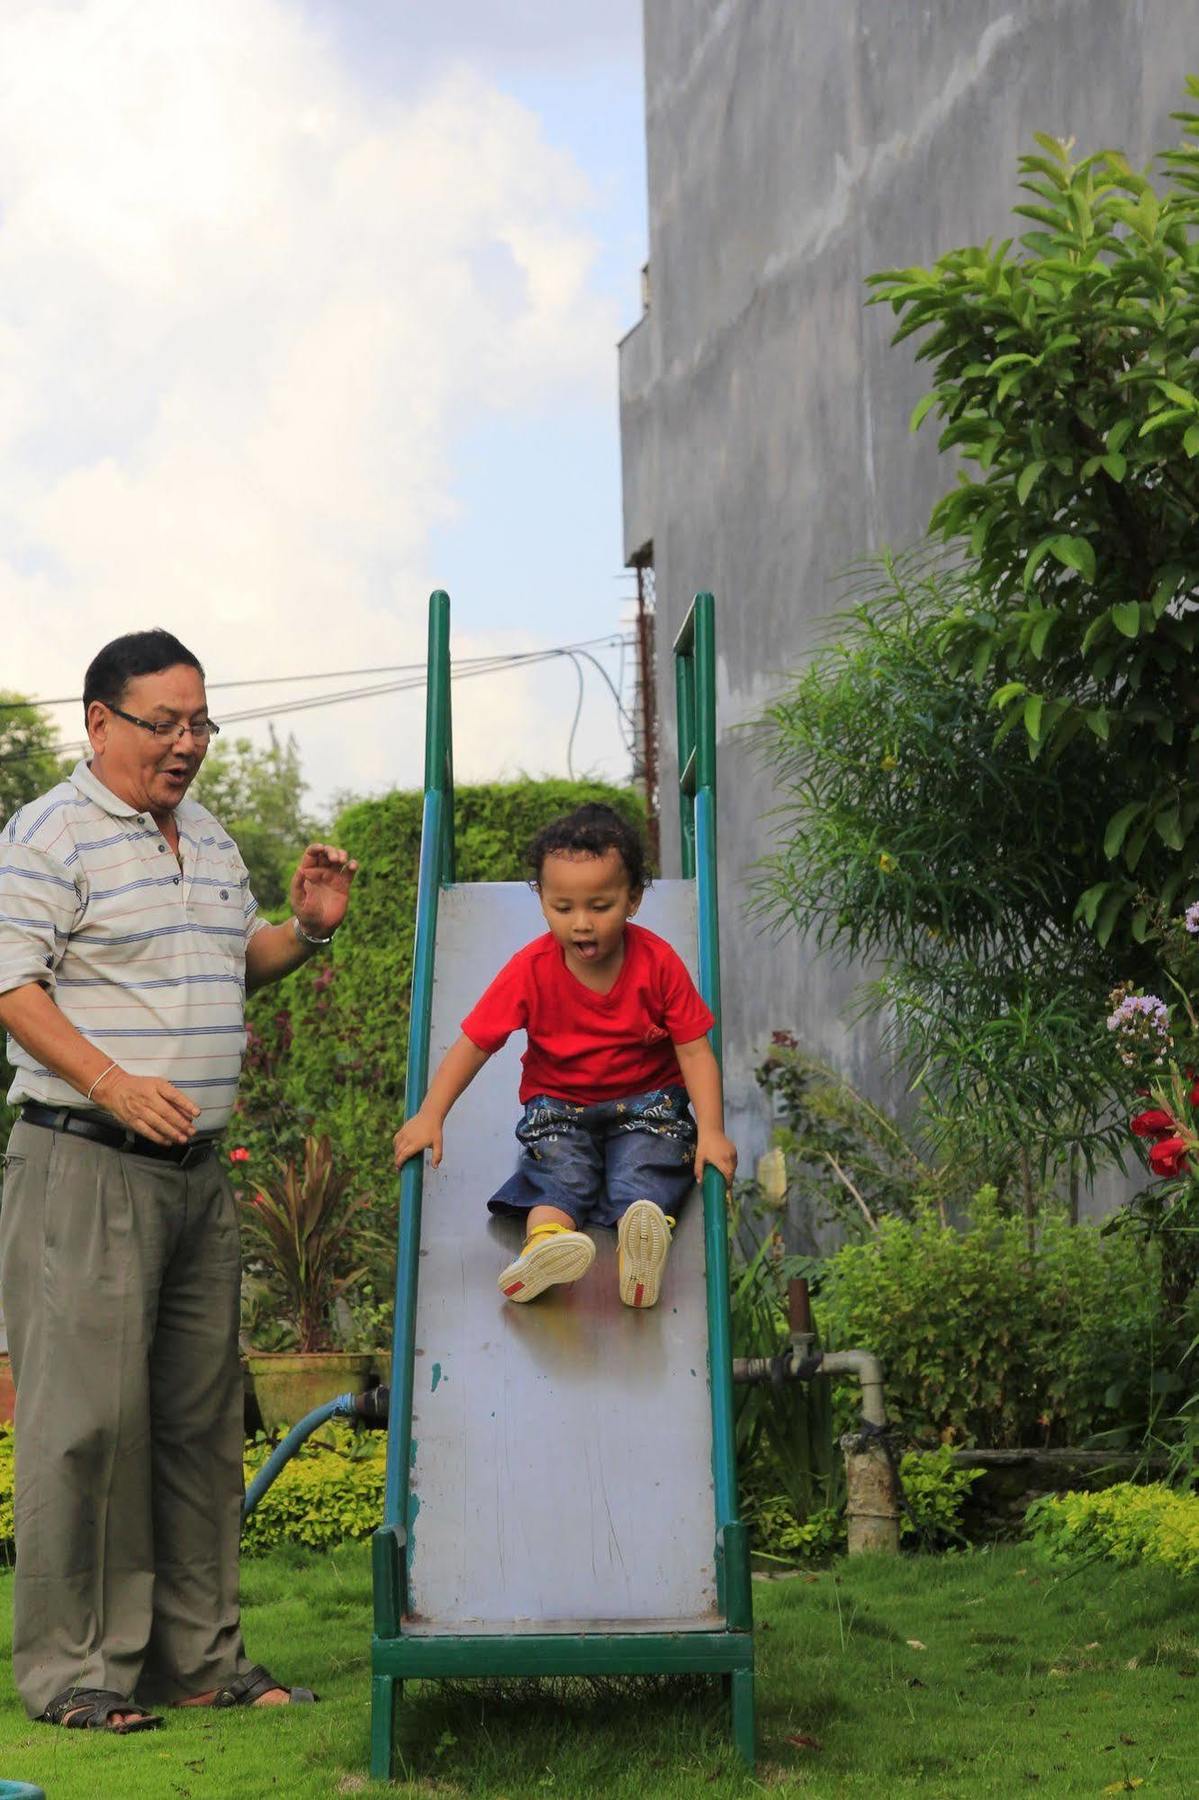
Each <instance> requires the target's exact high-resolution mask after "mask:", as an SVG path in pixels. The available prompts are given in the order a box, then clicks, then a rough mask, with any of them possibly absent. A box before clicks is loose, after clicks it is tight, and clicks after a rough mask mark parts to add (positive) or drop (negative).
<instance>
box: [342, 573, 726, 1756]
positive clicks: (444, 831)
mask: <svg viewBox="0 0 1199 1800" xmlns="http://www.w3.org/2000/svg"><path fill="white" fill-rule="evenodd" d="M449 634H450V601H449V596H448V595H447V594H445V593H444V592H442V591H441V590H438V591H437V592H436V593H434V594H433V595H432V596H431V598H430V602H429V665H428V667H429V674H428V688H427V694H426V705H425V726H426V736H425V791H424V809H423V817H422V836H421V852H420V868H419V876H418V884H417V917H416V941H415V946H414V953H413V976H412V1009H411V1019H410V1026H409V1031H410V1036H409V1050H408V1072H407V1088H406V1095H405V1107H406V1111H407V1113H409V1114H411V1113H412V1112H415V1111H416V1109H417V1108H418V1107H419V1105H420V1103H421V1101H422V1099H423V1098H424V1094H425V1090H426V1087H427V1084H428V1077H429V1040H430V1026H431V1018H432V1004H433V973H434V951H435V942H436V936H437V913H438V900H439V897H440V894H441V892H442V890H443V888H445V887H447V886H449V885H451V884H452V883H453V882H454V879H455V867H454V776H453V746H452V728H451V706H450V650H449ZM674 659H675V674H676V694H677V700H678V766H679V805H680V817H681V824H682V864H683V867H682V873H683V877H684V879H685V880H689V881H694V882H695V886H696V916H697V922H698V937H699V943H698V951H699V961H698V966H699V986H700V990H701V992H702V994H703V997H704V999H705V1000H706V1002H707V1004H708V1006H709V1007H710V1008H711V1010H712V1012H713V1014H714V1015H715V1018H716V1026H715V1029H714V1031H713V1032H712V1042H713V1048H714V1049H715V1052H716V1056H717V1060H718V1061H719V1059H720V937H719V928H718V914H717V893H716V885H717V884H716V866H717V865H716V650H715V603H714V601H713V598H712V595H711V594H708V593H702V594H697V595H696V597H695V600H694V602H693V604H692V607H691V609H690V611H689V613H688V615H687V618H686V620H685V621H684V624H683V627H682V630H681V631H680V632H679V634H678V637H677V639H676V640H675V645H674ZM423 1175H424V1165H423V1158H419V1157H418V1158H414V1159H413V1160H412V1161H411V1162H409V1163H407V1164H406V1165H405V1167H404V1169H403V1171H402V1174H401V1176H400V1211H399V1235H398V1257H397V1266H396V1304H395V1339H394V1343H393V1348H392V1364H391V1410H390V1418H389V1430H388V1440H387V1476H386V1488H385V1495H384V1508H383V1522H382V1524H381V1526H380V1527H379V1529H378V1530H377V1531H376V1532H375V1534H374V1538H373V1540H372V1556H373V1575H374V1637H373V1639H372V1644H371V1671H372V1679H371V1772H372V1774H373V1775H374V1776H376V1777H380V1778H382V1779H385V1780H386V1779H390V1778H391V1776H392V1774H393V1772H394V1761H395V1742H396V1726H397V1707H398V1703H399V1700H400V1698H401V1695H402V1690H403V1683H404V1682H405V1681H406V1680H419V1679H422V1678H423V1679H438V1678H446V1677H454V1678H457V1679H466V1678H470V1677H499V1676H538V1675H554V1676H564V1675H642V1674H645V1675H649V1674H652V1675H662V1674H671V1673H679V1674H682V1673H705V1674H713V1675H720V1676H721V1677H722V1678H723V1680H724V1683H725V1687H726V1692H727V1693H728V1696H729V1700H730V1712H731V1726H732V1734H733V1741H734V1743H735V1746H736V1748H737V1751H738V1753H739V1754H740V1756H741V1757H742V1758H743V1760H744V1761H745V1762H746V1763H747V1764H749V1765H750V1766H751V1767H752V1765H753V1761H754V1690H753V1680H754V1646H753V1611H752V1595H751V1587H750V1567H749V1545H748V1539H747V1535H746V1528H745V1526H744V1524H743V1523H742V1521H741V1519H740V1517H739V1513H738V1503H737V1469H736V1449H735V1433H734V1415H733V1379H732V1341H731V1321H730V1316H729V1281H728V1219H727V1209H726V1201H725V1190H724V1182H723V1180H722V1178H721V1176H720V1175H719V1173H718V1172H717V1171H716V1170H714V1169H711V1168H709V1169H708V1170H706V1171H705V1174H704V1181H703V1228H704V1250H705V1263H706V1281H707V1320H708V1373H709V1388H710V1395H711V1408H712V1474H713V1489H714V1498H715V1518H714V1535H713V1557H714V1563H715V1571H716V1592H717V1601H718V1610H719V1614H720V1616H721V1617H722V1618H723V1621H724V1623H723V1626H722V1627H721V1628H719V1629H714V1630H703V1631H675V1632H670V1631H663V1632H657V1631H653V1632H632V1631H629V1632H619V1631H612V1630H610V1629H605V1630H596V1631H587V1632H581V1633H578V1634H567V1633H562V1632H545V1633H538V1632H522V1633H520V1634H514V1635H511V1636H505V1635H495V1634H487V1635H477V1636H471V1635H461V1636H457V1635H455V1636H442V1635H439V1636H428V1635H419V1636H418V1635H413V1634H408V1635H406V1634H405V1630H404V1620H405V1614H406V1612H407V1610H408V1608H407V1588H408V1584H407V1560H406V1557H407V1545H408V1541H409V1535H408V1534H409V1531H410V1528H411V1524H412V1520H411V1518H410V1516H409V1507H410V1495H409V1489H408V1471H409V1468H410V1463H411V1454H412V1408H413V1382H414V1362H415V1332H416V1300H417V1280H418V1270H419V1266H420V1235H421V1198H422V1184H423Z"/></svg>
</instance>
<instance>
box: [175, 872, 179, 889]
mask: <svg viewBox="0 0 1199 1800" xmlns="http://www.w3.org/2000/svg"><path fill="white" fill-rule="evenodd" d="M175 886H176V887H178V886H179V877H178V875H176V877H175Z"/></svg>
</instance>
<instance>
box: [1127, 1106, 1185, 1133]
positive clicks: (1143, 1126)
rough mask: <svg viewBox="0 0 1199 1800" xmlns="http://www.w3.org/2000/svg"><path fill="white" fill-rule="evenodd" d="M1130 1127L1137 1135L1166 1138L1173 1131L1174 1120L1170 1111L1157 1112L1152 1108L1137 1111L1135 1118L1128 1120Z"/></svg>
mask: <svg viewBox="0 0 1199 1800" xmlns="http://www.w3.org/2000/svg"><path fill="white" fill-rule="evenodd" d="M1128 1128H1129V1130H1130V1131H1131V1132H1133V1134H1134V1135H1135V1136H1136V1137H1140V1138H1164V1137H1169V1136H1170V1135H1171V1133H1172V1132H1173V1130H1174V1121H1173V1119H1172V1118H1171V1117H1170V1115H1169V1113H1168V1112H1156V1111H1154V1110H1152V1109H1150V1110H1149V1111H1148V1112H1140V1113H1137V1114H1136V1116H1135V1117H1134V1118H1131V1119H1130V1120H1129V1121H1128Z"/></svg>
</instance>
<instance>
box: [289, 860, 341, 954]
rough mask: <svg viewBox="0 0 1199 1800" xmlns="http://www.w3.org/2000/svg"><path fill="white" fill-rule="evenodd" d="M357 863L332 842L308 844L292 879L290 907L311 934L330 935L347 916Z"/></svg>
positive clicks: (316, 935)
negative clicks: (351, 885)
mask: <svg viewBox="0 0 1199 1800" xmlns="http://www.w3.org/2000/svg"><path fill="white" fill-rule="evenodd" d="M357 873H358V864H357V863H356V862H354V861H353V860H352V858H351V857H349V856H347V854H346V852H345V851H344V850H338V849H335V848H334V846H333V845H332V844H309V846H308V848H307V850H305V852H304V854H303V856H302V857H301V858H300V864H299V867H298V868H297V870H296V872H295V874H294V875H293V876H292V878H291V891H290V894H289V896H288V897H289V899H290V901H291V910H292V912H293V913H294V914H295V916H296V918H297V919H298V920H299V921H300V924H301V926H302V927H303V929H304V930H305V931H307V932H308V933H310V935H311V936H312V937H328V935H329V933H330V932H331V931H336V930H337V927H338V926H339V925H340V924H341V922H342V920H343V919H344V918H345V916H346V907H347V906H348V905H349V900H350V884H351V882H352V881H353V879H354V877H355V875H356V874H357Z"/></svg>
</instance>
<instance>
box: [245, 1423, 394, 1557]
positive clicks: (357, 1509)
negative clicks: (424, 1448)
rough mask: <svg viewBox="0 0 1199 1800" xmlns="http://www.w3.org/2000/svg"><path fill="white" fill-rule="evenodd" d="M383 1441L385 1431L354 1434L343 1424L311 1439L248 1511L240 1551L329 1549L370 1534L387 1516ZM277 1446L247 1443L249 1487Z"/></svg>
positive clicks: (250, 1553)
mask: <svg viewBox="0 0 1199 1800" xmlns="http://www.w3.org/2000/svg"><path fill="white" fill-rule="evenodd" d="M385 1444H386V1437H385V1434H384V1433H382V1432H379V1433H376V1434H373V1435H369V1436H368V1435H356V1434H355V1433H354V1432H353V1431H352V1430H351V1429H350V1428H349V1427H347V1426H344V1425H343V1426H333V1425H331V1426H330V1427H329V1428H328V1430H327V1431H322V1432H320V1433H318V1434H316V1435H315V1436H313V1437H311V1438H309V1440H308V1442H307V1443H306V1444H305V1445H304V1447H303V1449H302V1450H301V1451H300V1453H299V1455H298V1456H293V1457H292V1459H291V1461H290V1462H289V1463H288V1464H287V1466H286V1468H285V1469H284V1470H283V1472H282V1473H281V1474H280V1475H279V1476H278V1478H277V1479H276V1481H275V1482H274V1483H273V1484H272V1485H271V1486H270V1487H269V1488H268V1489H267V1491H266V1493H265V1494H264V1495H263V1497H262V1499H261V1500H260V1501H259V1503H258V1505H257V1506H256V1507H255V1508H254V1511H253V1512H252V1513H251V1514H250V1517H249V1519H248V1520H247V1521H246V1528H245V1531H244V1532H243V1534H242V1540H241V1543H242V1555H243V1556H262V1555H264V1554H265V1552H266V1551H268V1550H273V1549H274V1548H275V1547H276V1545H278V1544H282V1543H289V1544H304V1545H306V1546H307V1548H308V1549H310V1550H328V1549H331V1548H332V1547H333V1545H334V1544H341V1543H344V1542H346V1540H347V1539H357V1538H368V1537H370V1535H371V1533H372V1532H373V1531H374V1530H375V1529H376V1528H377V1526H378V1525H379V1523H380V1521H381V1519H382V1517H383V1478H384V1446H385ZM273 1447H274V1446H273V1445H271V1444H268V1443H258V1444H247V1445H246V1454H245V1470H246V1486H247V1487H249V1485H250V1482H251V1481H252V1480H253V1478H254V1476H255V1475H256V1474H257V1472H258V1470H259V1469H260V1468H261V1467H262V1465H263V1463H264V1462H265V1461H266V1459H267V1457H268V1456H269V1455H270V1453H271V1450H272V1449H273Z"/></svg>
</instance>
